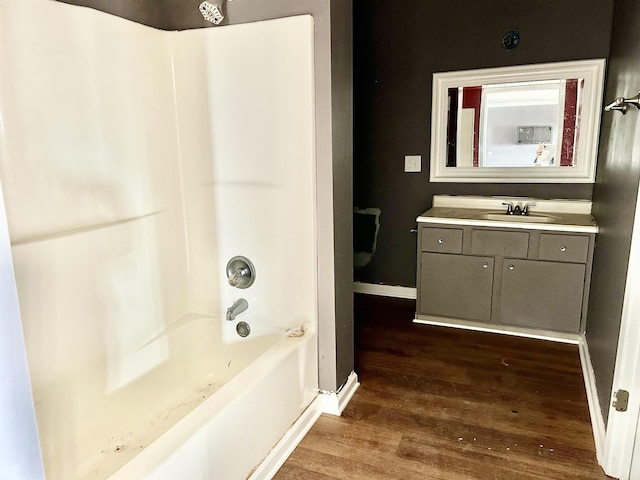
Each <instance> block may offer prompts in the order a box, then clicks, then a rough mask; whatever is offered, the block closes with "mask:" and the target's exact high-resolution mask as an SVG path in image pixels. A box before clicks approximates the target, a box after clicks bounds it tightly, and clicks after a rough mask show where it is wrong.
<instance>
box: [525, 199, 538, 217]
mask: <svg viewBox="0 0 640 480" xmlns="http://www.w3.org/2000/svg"><path fill="white" fill-rule="evenodd" d="M535 206H536V204H535V203H533V202H529V203H525V204H524V208H523V209H522V215H529V207H535Z"/></svg>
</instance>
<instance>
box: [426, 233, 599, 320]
mask: <svg viewBox="0 0 640 480" xmlns="http://www.w3.org/2000/svg"><path fill="white" fill-rule="evenodd" d="M594 239H595V235H594V234H588V233H558V232H553V231H544V230H538V229H535V230H528V229H509V228H496V227H490V228H489V227H478V226H467V225H464V226H462V225H461V226H449V225H438V224H432V223H429V224H421V225H420V227H419V242H418V279H417V284H418V295H417V313H416V317H417V318H418V319H426V320H431V319H435V320H441V321H444V322H446V321H448V320H453V321H462V322H473V323H481V324H489V325H492V324H493V325H501V326H506V327H508V326H513V327H524V328H527V329H541V330H545V331H558V332H571V333H578V332H581V331H582V329H583V327H584V316H585V315H584V314H585V312H586V306H587V301H588V293H589V279H590V276H591V257H592V254H593V244H594Z"/></svg>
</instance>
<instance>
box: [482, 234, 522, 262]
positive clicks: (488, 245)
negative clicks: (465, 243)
mask: <svg viewBox="0 0 640 480" xmlns="http://www.w3.org/2000/svg"><path fill="white" fill-rule="evenodd" d="M528 252H529V233H528V232H503V231H497V230H473V231H472V232H471V253H472V254H474V255H491V256H496V257H522V258H525V257H526V256H527V253H528Z"/></svg>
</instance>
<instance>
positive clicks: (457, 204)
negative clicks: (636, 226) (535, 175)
mask: <svg viewBox="0 0 640 480" xmlns="http://www.w3.org/2000/svg"><path fill="white" fill-rule="evenodd" d="M502 202H511V203H513V204H514V206H515V205H520V206H521V207H524V205H525V204H526V203H532V202H533V203H535V204H536V205H535V206H533V207H531V208H530V210H529V211H530V213H529V216H523V215H506V214H505V212H506V210H507V209H506V207H505V206H504V205H502ZM503 215H504V217H503ZM416 220H417V222H418V223H447V224H452V225H472V226H480V227H502V228H522V229H527V230H550V231H561V232H580V233H597V232H598V225H597V223H596V222H595V220H594V218H593V216H592V215H591V202H590V201H588V200H538V199H534V198H527V197H477V196H454V195H435V196H434V197H433V208H431V209H430V210H428V211H426V212H424V213H423V214H422V215H420V216H419V217H418V218H417V219H416ZM537 220H538V221H537ZM540 220H544V222H541V221H540Z"/></svg>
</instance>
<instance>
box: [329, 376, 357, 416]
mask: <svg viewBox="0 0 640 480" xmlns="http://www.w3.org/2000/svg"><path fill="white" fill-rule="evenodd" d="M359 386H360V382H358V375H356V372H351V374H350V375H349V377H348V378H347V381H346V382H345V383H344V385H342V387H341V388H340V390H338V391H337V392H326V391H321V392H320V397H322V413H329V414H331V415H337V416H340V415H342V412H343V411H344V409H345V407H346V406H347V404H348V403H349V400H351V397H353V394H354V393H355V392H356V390H357V389H358V387H359Z"/></svg>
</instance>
